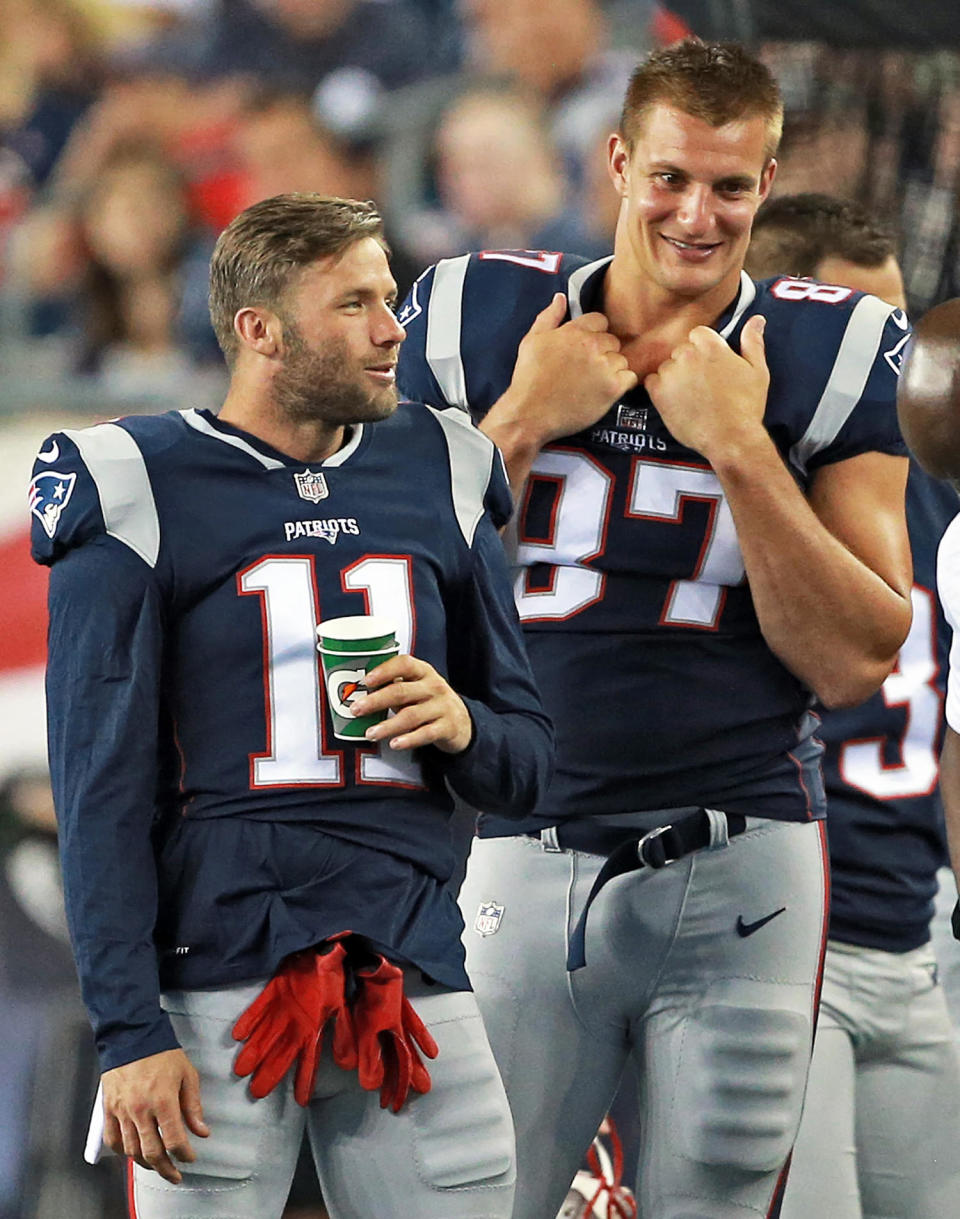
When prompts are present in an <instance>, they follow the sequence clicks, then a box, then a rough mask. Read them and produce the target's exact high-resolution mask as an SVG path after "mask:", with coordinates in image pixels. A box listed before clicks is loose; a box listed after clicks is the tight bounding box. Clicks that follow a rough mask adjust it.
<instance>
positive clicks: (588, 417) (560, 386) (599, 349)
mask: <svg viewBox="0 0 960 1219" xmlns="http://www.w3.org/2000/svg"><path fill="white" fill-rule="evenodd" d="M566 310H567V298H566V297H565V296H564V294H563V293H562V292H557V293H555V295H554V297H553V300H552V301H551V302H550V304H549V305H548V306H547V307H546V309H544V310H543V311H542V312H541V313H539V314H538V315H537V317H536V318H535V319H534V322H533V325H532V326H531V327H530V329H529V330H528V331H527V333H526V334H525V335H524V337H523V339H522V340H521V342H520V346H519V348H518V351H517V362H516V365H515V366H514V370H513V379H512V380H511V382H510V386H509V388H508V389H507V391H506V392H505V393H504V394H503V396H502V397H501V398H500V399H499V400H498V401H497V402H496V403H495V404H494V406H493V407H492V409H491V410H490V411H489V413H488V414H487V416H486V418H485V419H484V420H483V423H482V424H481V430H482V431H484V432H486V434H487V435H488V436H489V437H490V439H491V440H493V441H494V443H495V444H497V445H498V446H499V448H500V449H501V451H502V452H503V455H504V458H505V459H506V462H507V468H508V469H509V471H510V481H511V483H512V484H514V486H516V485H517V484H518V483H520V482H522V481H523V479H524V478H525V477H526V474H527V472H528V471H529V466H530V463H531V462H532V460H533V458H534V457H535V456H536V454H537V453H538V452H539V451H540V449H541V448H542V447H543V446H544V445H545V444H547V443H548V442H549V441H551V440H556V439H558V438H559V437H561V436H572V435H574V434H575V433H576V432H579V431H582V430H583V428H585V427H589V426H590V425H591V424H592V423H596V422H597V420H598V419H602V418H603V416H604V415H605V414H606V413H607V411H608V410H609V409H610V407H611V406H612V405H613V404H614V402H616V401H617V400H618V399H619V398H622V397H623V395H624V394H626V393H628V392H629V391H630V390H631V389H633V388H634V387H635V386H636V384H637V376H636V373H634V372H632V371H631V370H630V368H629V366H628V365H627V360H626V357H625V356H624V355H623V354H622V353H621V351H620V340H619V339H618V338H617V337H616V335H613V334H611V333H610V331H609V329H608V326H607V319H606V318H605V317H604V315H603V314H602V313H584V314H582V315H581V316H580V317H578V318H574V319H573V320H572V321H569V322H564V320H563V319H564V317H565V315H566Z"/></svg>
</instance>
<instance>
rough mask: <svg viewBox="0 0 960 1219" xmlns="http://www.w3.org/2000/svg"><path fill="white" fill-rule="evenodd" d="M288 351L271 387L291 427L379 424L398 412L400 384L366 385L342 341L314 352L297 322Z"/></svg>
mask: <svg viewBox="0 0 960 1219" xmlns="http://www.w3.org/2000/svg"><path fill="white" fill-rule="evenodd" d="M284 347H285V351H284V357H283V364H282V366H281V367H280V369H279V370H278V372H277V374H276V376H275V377H274V379H273V386H272V389H273V397H274V401H275V402H276V404H277V407H278V408H279V409H280V411H281V412H282V413H283V414H284V415H285V416H286V417H287V418H288V419H289V420H290V421H291V422H292V423H326V424H330V425H331V426H334V427H341V426H344V425H346V424H350V423H375V422H376V421H377V420H378V419H386V418H388V417H389V416H390V415H392V414H393V412H394V411H395V410H396V409H397V389H396V386H395V385H384V386H382V387H379V388H378V387H377V386H373V385H371V386H365V385H364V384H363V383H362V381H361V379H360V378H361V377H362V376H363V373H362V371H361V370H359V369H358V370H357V371H356V372H353V371H352V370H351V359H350V355H349V353H348V351H347V348H346V344H345V343H344V342H343V340H342V339H335V340H332V341H331V342H330V343H329V344H328V345H327V347H326V348H325V350H324V351H322V352H319V351H314V350H313V349H312V348H311V347H309V346H308V345H307V343H306V341H305V339H304V337H303V335H302V334H301V333H300V330H299V328H298V327H297V326H296V324H294V323H291V322H285V324H284Z"/></svg>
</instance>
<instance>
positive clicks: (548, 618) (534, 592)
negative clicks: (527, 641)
mask: <svg viewBox="0 0 960 1219" xmlns="http://www.w3.org/2000/svg"><path fill="white" fill-rule="evenodd" d="M544 451H545V452H551V453H577V454H579V455H580V456H583V457H585V458H586V459H587V461H589V462H591V463H592V464H593V465H594V466H596V468H597V469H598V470H599V471H600V472H601V474H604V475H605V476H606V477H607V478H608V479H609V480H610V482H609V488H608V491H607V495H606V504H605V507H604V510H603V525H602V527H601V530H600V544H599V545H598V546H597V549H596V550H594V551H593V552H592V553H591V554H587V555H584V556H583V557H582V558H580V559H577V561H576V563H575V564H573V566H575V567H587V566H588V565H589V564H590V563H592V562H593V560H594V559H596V558H599V556H600V555H602V554H603V553H604V552H605V551H606V549H607V531H608V530H609V528H610V510H611V508H612V506H613V497H614V493H615V492H616V489H617V479H616V475H615V474H614V473H613V471H612V470H609V469H608V468H607V467H606V466H605V465H604V464H603V462H602V461H599V460H598V459H597V458H596V457H594V455H593V454H592V453H588V452H587V450H586V449H582V448H579V447H578V446H576V445H567V444H552V443H551V444H550V445H549V446H547V448H546V449H545V450H544ZM536 477H537V478H541V477H547V478H551V477H556V475H549V474H548V475H546V476H544V475H541V474H537V475H536ZM561 477H562V479H563V482H564V489H563V492H561V494H560V495H559V496H558V497H557V501H556V510H557V511H559V506H560V503H561V502H562V500H563V495H564V494H565V492H566V481H567V476H566V475H561ZM522 528H523V524H522V521H521V523H520V525H519V526H518V530H519V529H522ZM534 544H536V543H534ZM542 562H544V563H546V564H548V565H549V566H550V567H551V568H552V569H553V571H552V572H551V580H550V587H549V588H545V589H539V588H532V589H530V590H529V595H530V596H534V597H536V596H538V595H540V594H551V593H553V591H554V589H555V587H556V575H557V574H558V573H559V572H560V571H561V570H562V569H563V567H564V566H568V565H567V564H559V563H551V562H550V560H549V559H546V558H545V559H543V560H542ZM590 570H592V571H595V572H596V574H597V575H599V577H600V586H599V588H598V589H597V595H596V596H595V597H591V598H590V600H589V601H584V602H583V604H582V605H578V606H577V607H576V609H572V610H571V611H570V613H569V614H544V615H543V616H539V615H536V614H525V613H521V614H520V623H521V625H522V626H526V625H527V624H528V623H530V622H566V621H568V620H569V619H570V618H575V617H576V616H577V614H582V613H583V611H584V610H585V609H589V607H590V606H591V605H596V604H597V602H598V601H602V600H603V596H604V593H605V592H606V590H607V573H606V572H605V571H596V568H591V569H590ZM528 573H529V567H525V568H524V571H523V585H524V595H528V587H527V581H528ZM517 608H518V609H519V608H520V607H519V606H518V607H517Z"/></svg>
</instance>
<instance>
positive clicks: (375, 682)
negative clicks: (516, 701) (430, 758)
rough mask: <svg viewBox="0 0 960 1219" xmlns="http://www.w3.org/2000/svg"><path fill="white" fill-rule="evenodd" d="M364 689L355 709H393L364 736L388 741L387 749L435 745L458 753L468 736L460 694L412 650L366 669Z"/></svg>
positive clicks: (366, 711) (362, 712) (352, 706)
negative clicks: (407, 653) (412, 653)
mask: <svg viewBox="0 0 960 1219" xmlns="http://www.w3.org/2000/svg"><path fill="white" fill-rule="evenodd" d="M364 685H365V686H366V688H367V691H368V693H367V694H366V695H365V696H364V697H363V698H358V699H354V701H353V702H352V703H351V704H350V710H351V711H352V712H353V714H354V715H358V716H359V715H370V714H372V713H373V712H374V711H385V710H391V711H395V712H396V714H395V715H391V716H389V717H388V718H387V719H385V720H384V721H383V723H382V724H375V725H374V726H373V727H372V728H370V729H368V731H367V740H369V741H389V743H390V748H391V749H418V748H420V747H422V746H424V745H436V747H437V748H438V749H441V750H443V752H444V753H463V751H464V750H465V749H466V748H467V746H468V745H469V744H470V741H471V739H472V737H473V721H472V720H471V718H470V712H469V711H468V710H467V708H466V704H465V703H464V701H463V699H462V698H461V697H460V696H459V694H457V693H455V692H454V691H453V690H452V689H451V687H450V685H449V684H448V683H447V681H446V680H445V679H444V678H443V677H441V675H440V674H439V673H438V672H437V671H436V669H435V668H434V667H433V665H431V664H428V663H427V662H426V661H425V660H419V659H418V658H417V657H416V656H395V657H393V658H392V659H391V660H387V661H385V662H384V663H383V664H382V665H377V667H376V668H375V669H371V670H370V672H369V673H368V674H367V676H366V678H365V679H364Z"/></svg>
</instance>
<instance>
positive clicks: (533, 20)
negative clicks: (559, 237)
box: [384, 0, 652, 233]
mask: <svg viewBox="0 0 960 1219" xmlns="http://www.w3.org/2000/svg"><path fill="white" fill-rule="evenodd" d="M651 7H652V6H650V5H649V4H647V3H646V2H645V0H644V2H642V3H641V2H638V3H635V4H633V5H632V11H633V14H634V25H633V33H634V38H633V40H632V41H631V42H630V43H629V44H627V43H625V42H624V41H623V40H622V39H621V40H620V41H618V42H617V44H616V45H615V44H614V41H613V38H612V35H611V25H610V21H609V19H608V14H607V9H606V7H605V6H604V4H603V3H602V0H551V2H550V3H549V4H544V3H542V0H466V3H465V5H464V34H463V37H464V46H465V70H464V72H463V73H461V74H459V75H454V76H447V77H444V78H441V79H439V80H436V81H429V82H427V83H425V84H423V85H421V86H419V87H418V88H415V89H412V90H404V92H403V94H402V95H401V96H400V97H397V98H395V99H394V104H393V105H392V106H391V109H390V111H389V113H386V114H385V115H384V122H385V124H386V126H387V132H388V138H389V142H390V148H389V171H388V176H387V180H386V186H387V191H386V196H385V201H386V202H387V203H388V204H389V207H390V208H391V210H392V211H393V212H394V213H396V214H399V215H402V216H405V215H408V214H416V213H417V212H419V211H422V210H423V209H424V208H425V207H426V206H429V205H430V204H431V203H432V202H434V201H435V194H436V183H435V182H434V181H432V179H431V168H432V162H431V153H432V148H433V145H434V139H435V132H436V128H437V125H438V123H439V122H440V121H441V119H442V116H443V114H444V113H445V111H446V110H447V108H448V107H449V106H450V105H451V104H453V103H454V101H455V99H456V98H457V97H459V95H460V94H461V93H462V92H463V91H464V89H469V88H471V87H472V85H474V84H476V83H478V82H479V83H481V84H482V83H483V82H485V81H488V80H490V79H501V80H503V81H506V82H507V83H508V84H509V85H510V86H512V87H513V88H514V89H515V90H518V91H520V92H522V93H524V94H528V95H530V96H532V97H533V98H534V99H535V102H536V103H537V104H538V105H540V106H541V107H542V108H543V111H544V115H545V118H544V122H545V125H546V127H547V129H548V130H549V132H550V136H551V139H552V141H553V143H554V144H555V146H556V148H557V149H558V151H559V153H560V156H561V158H562V166H563V172H564V174H565V176H566V178H567V181H568V184H569V188H570V189H571V191H572V192H574V194H577V193H578V192H579V191H580V189H581V187H582V185H583V182H584V180H585V176H586V168H585V167H586V165H587V164H588V163H589V162H590V160H591V159H592V158H593V156H594V155H595V141H596V132H597V127H598V125H599V124H600V121H601V119H602V120H603V122H604V123H605V122H606V120H607V116H608V115H609V114H610V113H617V114H618V113H619V106H620V101H621V99H622V97H623V93H624V89H625V87H626V83H627V80H628V78H629V75H630V72H631V71H632V69H633V67H634V65H635V63H636V59H637V52H638V50H643V49H646V46H647V34H648V24H649V17H650V10H651ZM621 30H622V23H621ZM524 189H525V185H524ZM405 233H406V229H405Z"/></svg>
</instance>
